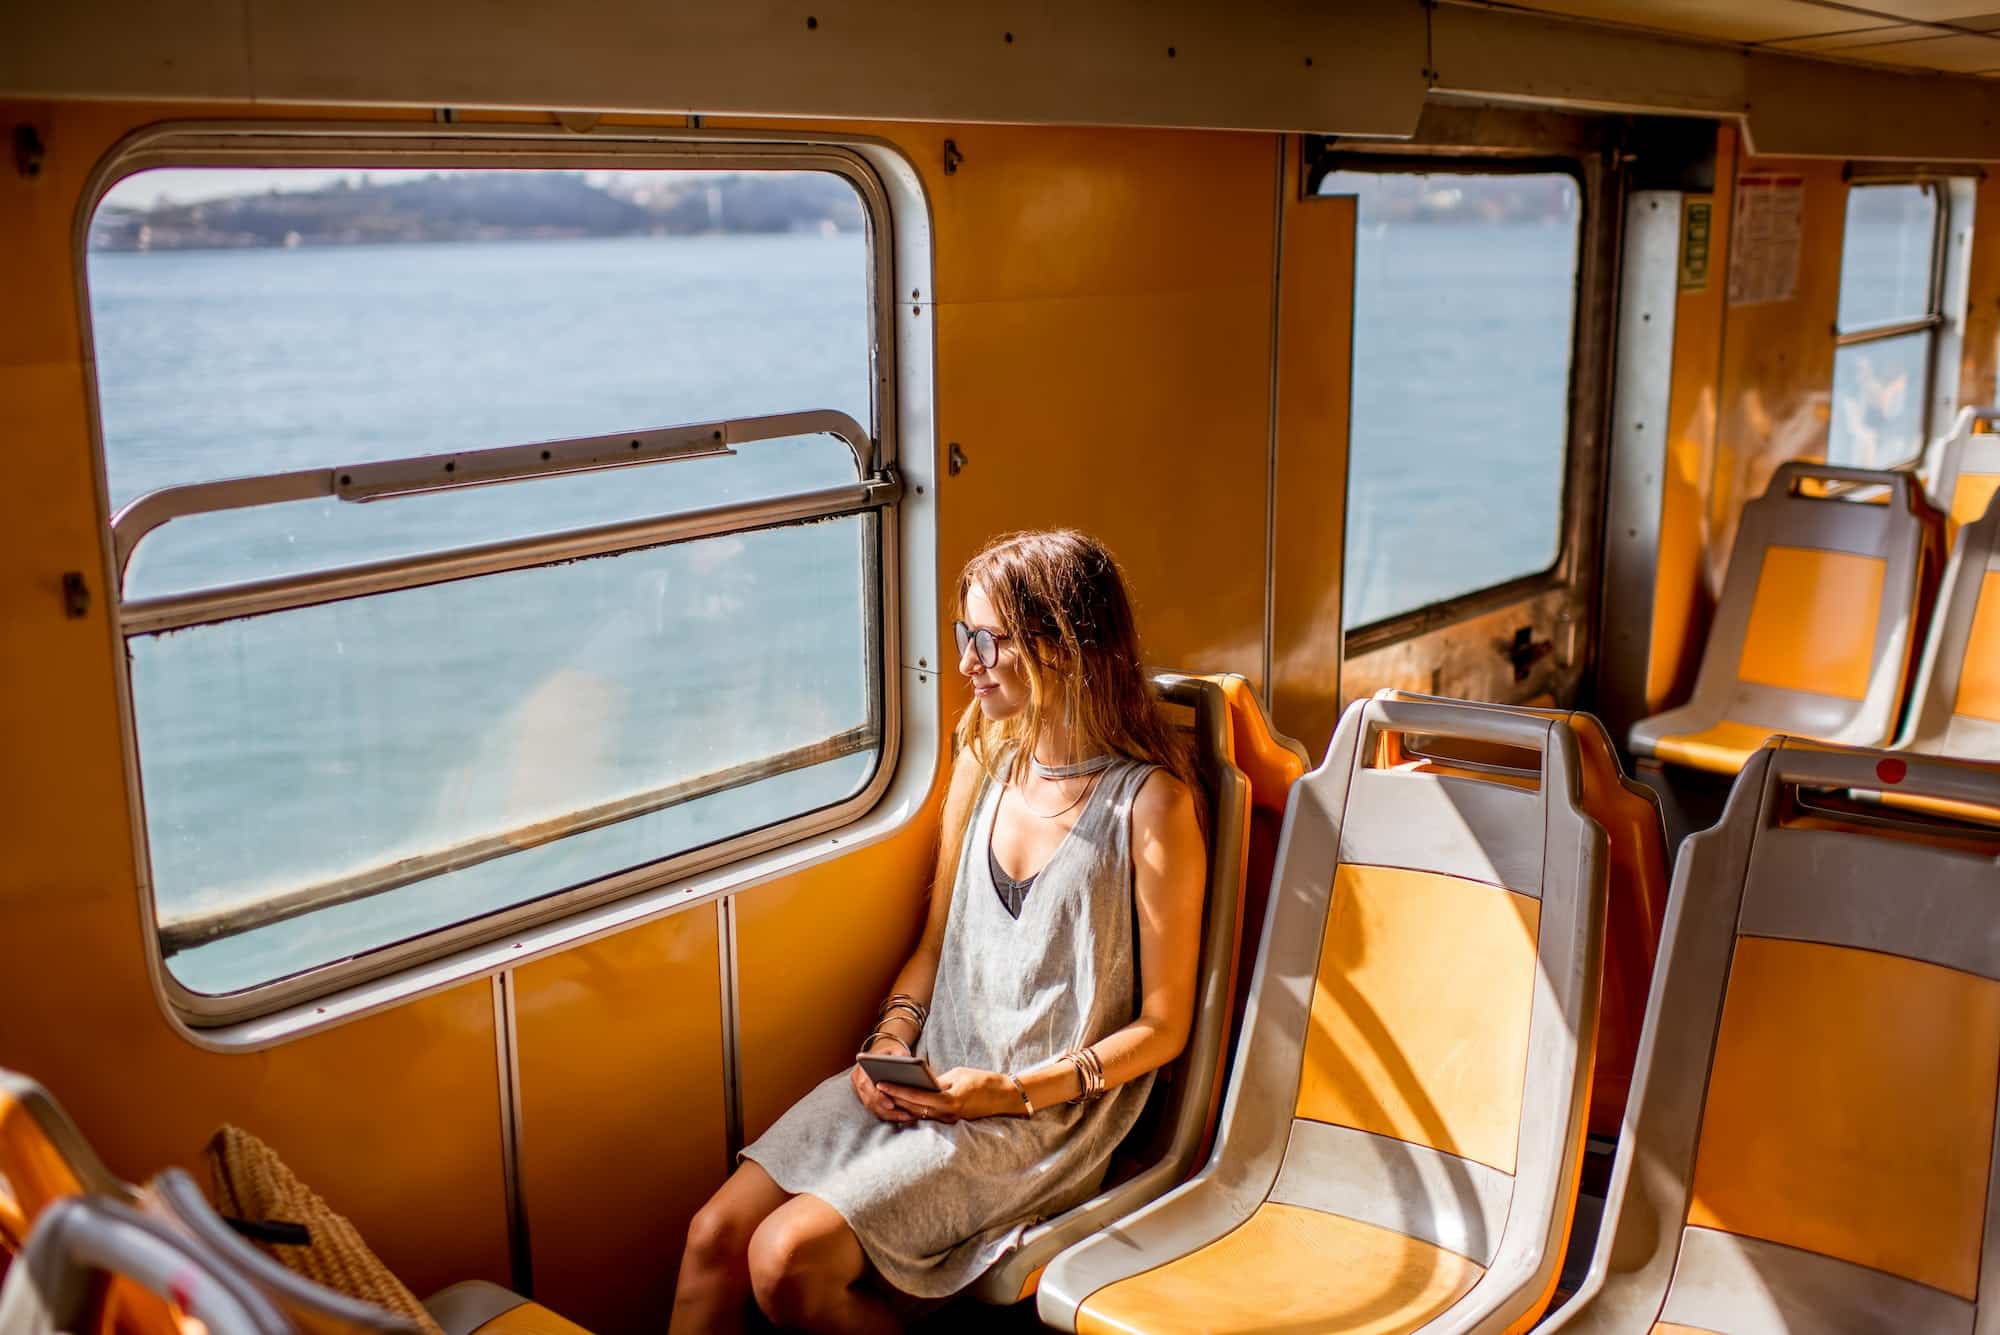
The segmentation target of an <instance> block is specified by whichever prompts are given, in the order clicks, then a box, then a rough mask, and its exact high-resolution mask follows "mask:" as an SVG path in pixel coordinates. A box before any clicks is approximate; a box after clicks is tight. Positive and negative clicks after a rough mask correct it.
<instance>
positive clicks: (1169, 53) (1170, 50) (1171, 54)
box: [1167, 46, 1180, 60]
mask: <svg viewBox="0 0 2000 1335" xmlns="http://www.w3.org/2000/svg"><path fill="white" fill-rule="evenodd" d="M1179 54H1180V52H1178V51H1176V50H1174V48H1172V47H1171V46H1170V47H1168V48H1167V59H1168V60H1172V59H1173V58H1174V57H1175V56H1177V55H1179Z"/></svg>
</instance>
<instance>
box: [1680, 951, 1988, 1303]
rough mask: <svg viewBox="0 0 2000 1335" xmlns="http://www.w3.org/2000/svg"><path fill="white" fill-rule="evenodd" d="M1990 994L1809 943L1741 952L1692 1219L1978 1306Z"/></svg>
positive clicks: (1867, 955)
mask: <svg viewBox="0 0 2000 1335" xmlns="http://www.w3.org/2000/svg"><path fill="white" fill-rule="evenodd" d="M1996 1052H2000V982H1994V981H1991V980H1989V979H1985V978H1979V977H1976V976H1974V975H1972V974H1966V973H1959V972H1957V971H1955V970H1952V969H1947V968H1944V967H1942V966H1939V965H1935V964H1925V963H1920V962H1918V961H1915V960H1909V959H1905V958H1902V957H1900V956H1895V955H1883V954H1877V953H1874V952H1872V951H1865V950H1853V949H1849V948H1846V947H1841V946H1829V945H1820V944H1815V943H1811V942H1798V941H1779V940H1770V939H1765V938H1760V937H1743V938H1740V939H1739V940H1738V941H1737V943H1736V955H1735V961H1734V964H1733V965H1732V967H1731V969H1730V974H1729V994H1728V997H1727V999H1726V1000H1725V1001H1724V1003H1723V1011H1722V1026H1721V1030H1720V1032H1719V1033H1718V1035H1717V1039H1716V1058H1715V1067H1714V1071H1713V1074H1712V1075H1711V1076H1710V1079H1709V1090H1708V1103H1707V1108H1706V1110H1705V1112H1704V1114H1703V1118H1702V1131H1701V1145H1700V1148H1699V1150H1698V1151H1697V1154H1696V1159H1695V1175H1694V1176H1695V1180H1694V1195H1693V1200H1692V1203H1691V1204H1690V1206H1689V1209H1688V1222H1689V1223H1691V1224H1698V1225H1701V1226H1703V1227H1706V1228H1716V1229H1722V1230H1725V1231H1727V1232H1731V1233H1742V1234H1748V1235H1750V1236H1753V1237H1759V1238H1766V1239H1769V1240H1770V1241H1772V1242H1781V1243H1785V1244H1787V1245H1788V1246H1792V1247H1799V1248H1803V1249H1804V1250H1806V1251H1813V1252H1821V1253H1823V1254H1825V1255H1828V1256H1835V1257H1839V1258H1840V1259H1842V1260H1845V1261H1852V1262H1854V1263H1855V1264H1856V1265H1865V1266H1870V1267H1872V1268H1874V1269H1877V1270H1886V1271H1888V1272H1889V1273H1890V1274H1892V1275H1901V1276H1903V1277H1905V1278H1907V1279H1913V1280H1916V1281H1917V1282H1919V1283H1922V1284H1929V1285H1931V1286H1932V1287H1934V1288H1939V1289H1943V1290H1945V1291H1946V1292H1949V1293H1955V1294H1957V1295H1959V1296H1960V1297H1962V1298H1965V1299H1968V1300H1970V1299H1972V1298H1973V1297H1974V1296H1975V1294H1976V1291H1977V1288H1978V1282H1979V1248H1980V1236H1981V1229H1982V1227H1983V1225H1984V1220H1985V1214H1986V1190H1987V1168H1988V1161H1989V1159H1990V1157H1991V1153H1992V1148H1993V1118H1994V1098H1995V1094H1996V1090H1995V1082H1996V1079H1997V1078H2000V1076H1997V1075H1996V1070H1995V1063H1994V1054H1995V1053H1996Z"/></svg>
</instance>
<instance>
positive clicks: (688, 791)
mask: <svg viewBox="0 0 2000 1335" xmlns="http://www.w3.org/2000/svg"><path fill="white" fill-rule="evenodd" d="M881 744H882V729H881V727H880V725H879V724H877V723H872V722H871V723H863V724H861V725H859V726H857V727H853V728H849V729H847V730H846V731H844V732H837V733H834V734H833V735H832V736H830V737H824V738H821V739H820V740H818V741H815V742H807V743H806V744H805V745H803V746H795V747H793V748H792V749H790V750H788V751H780V752H777V753H776V754H773V755H768V756H760V757H758V758H757V759H755V760H748V761H744V762H742V763H741V764H737V765H730V766H727V767H726V768H723V769H718V770H710V771H709V772H708V773H706V774H697V775H694V776H692V777H691V778H686V779H677V780H675V781H674V782H673V783H669V784H663V785H662V786H660V787H658V788H651V789H647V790H646V791H644V792H639V793H631V794H627V795H626V796H624V797H618V798H613V799H611V800H610V801H607V802H599V803H596V804H595V805H592V806H588V807H584V808H582V809H580V810H577V811H573V812H570V813H568V814H566V815H562V816H555V817H550V818H548V819H545V820H538V821H533V822H530V823H529V824H526V825H520V826H516V827H514V828H513V829H509V830H503V831H500V832H499V833H497V834H482V835H476V836H474V837H473V838H470V839H463V840H460V841H459V842H458V843H455V844H450V845H447V846H446V847H444V848H439V849H433V850H432V851H430V852H427V853H419V854H416V855H414V856H411V857H407V858H398V859H397V860H396V861H394V862H388V863H383V864H382V865H380V866H375V867H368V868H365V869H363V870H361V871H357V872H350V873H349V874H347V875H345V876H339V877H335V878H334V879H332V880H328V881H320V882H317V883H315V884H313V885H306V886H300V887H298V888H297V889H294V890H286V891H281V892H279V893H277V894H271V895H258V896H257V897H255V898H254V899H245V900H242V901H240V902H238V903H234V904H224V905H221V906H218V907H213V908H203V909H196V910H191V911H189V912H185V913H176V914H172V915H162V916H161V918H160V920H159V940H160V953H161V954H162V955H175V954H178V953H179V952H181V951H183V950H191V949H193V948H194V947H196V946H201V945H207V944H209V943H210V942H213V941H221V940H225V939H227V938H229V937H233V936H241V935H243V934H244V933H245V932H253V931H256V930H257V929H258V928H260V927H269V926H272V925H273V924H275V923H281V922H285V921H287V920H288V919H291V918H297V917H300V916H301V915H303V914H307V913H313V912H316V911H317V910H319V909H324V908H332V907H334V906H336V905H339V904H351V903H354V902H355V901H356V900H361V899H369V898H372V897H373V896H375V895H382V894H387V893H388V892H389V891H391V890H400V889H402V888H403V887H404V886H408V885H414V884H415V883H416V882H418V881H423V880H428V879H429V878H431V877H433V876H441V875H444V874H445V873H447V872H454V871H463V870H464V869H465V868H467V867H476V866H478V865H479V864H480V863H483V862H491V861H492V860H493V859H495V858H500V857H505V856H506V855H507V854H509V853H520V852H525V851H526V850H528V849H531V848H538V847H540V846H541V845H543V844H547V843H552V842H554V841H555V840H557V839H562V838H565V837H567V836H569V835H573V834H585V833H588V832H589V831H591V830H596V829H601V828H603V827H604V826H607V825H615V824H617V823H618V822H619V821H624V820H631V819H633V818H634V817H638V816H650V815H653V814H655V813H657V812H661V811H665V810H668V809H669V808H671V807H677V806H681V805H683V804H685V803H688V802H694V801H698V800H700V799H701V798H704V797H713V796H715V795H716V794H718V793H724V792H728V791H729V790H730V789H732V788H742V787H744V786H746V785H748V784H752V783H756V782H757V781H758V780H760V779H768V778H772V777H774V776H776V775H778V774H783V773H786V772H788V771H791V770H796V769H803V768H805V767H807V766H810V765H821V764H825V763H826V762H828V761H831V760H839V759H841V758H843V757H845V756H851V755H856V754H859V753H860V752H863V751H867V750H869V749H871V748H877V747H880V746H881Z"/></svg>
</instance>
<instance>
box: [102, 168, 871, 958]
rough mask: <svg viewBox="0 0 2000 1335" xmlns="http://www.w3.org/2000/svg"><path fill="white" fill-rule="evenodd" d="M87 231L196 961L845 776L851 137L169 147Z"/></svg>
mask: <svg viewBox="0 0 2000 1335" xmlns="http://www.w3.org/2000/svg"><path fill="white" fill-rule="evenodd" d="M89 235H90V242H89V249H88V254H87V264H88V282H89V297H90V315H91V322H92V339H93V343H94V347H95V352H96V362H97V383H98V393H99V409H100V419H101V423H102V435H103V445H104V459H105V469H106V476H107V478H108V481H109V488H110V501H111V507H112V512H113V516H115V517H116V518H115V522H114V524H113V534H114V547H115V548H116V549H117V552H118V554H119V556H120V558H121V560H122V559H123V558H125V557H126V556H127V554H128V553H129V556H130V560H129V564H128V565H126V567H125V569H124V583H123V587H122V589H121V598H120V608H119V613H120V619H121V624H122V626H123V628H124V632H125V638H126V650H127V659H128V664H129V674H130V675H129V682H130V691H131V700H132V707H133V718H134V729H135V734H136V743H137V753H138V760H139V777H140V786H141V792H142V798H143V805H144V816H145V835H146V845H147V855H148V858H149V861H150V877H149V879H150V883H151V887H152V895H153V901H154V905H155V910H156V914H157V928H158V932H159V940H160V948H161V951H162V954H163V956H164V958H165V962H166V967H167V969H168V971H169V973H170V974H171V975H172V977H173V979H174V980H175V982H176V983H177V984H178V985H179V987H180V988H182V989H184V990H185V991H186V992H188V993H192V994H197V995H198V996H208V997H214V996H217V995H220V994H239V993H243V992H245V991H246V990H251V989H259V988H263V987H266V986H267V985H270V984H272V983H274V982H276V981H278V980H285V979H295V978H297V977H298V976H300V975H306V974H310V973H312V972H313V971H316V970H323V969H327V968H328V967H329V966H333V965H339V964H342V963H343V962H346V961H357V960H358V961H362V962H363V964H362V967H364V968H366V967H373V966H382V967H387V966H388V965H390V964H393V962H394V961H395V960H400V959H405V958H413V957H414V956H415V955H417V954H421V953H423V952H424V951H425V950H432V951H434V950H436V949H442V948H445V944H446V943H456V942H459V941H469V940H471V939H473V937H472V936H469V935H467V934H466V933H465V932H459V933H455V934H453V933H449V932H447V929H452V928H455V927H459V926H461V925H464V924H473V923H477V922H478V921H479V920H482V919H490V918H492V917H493V915H497V914H509V915H511V916H509V917H508V918H507V919H506V921H507V922H509V923H511V922H516V921H519V920H520V915H521V913H523V912H525V913H529V914H532V913H535V912H537V911H544V912H556V911H560V909H561V908H565V907H567V906H569V905H572V904H575V903H578V902H587V901H588V900H589V899H590V898H591V897H592V896H593V895H594V894H599V893H616V892H618V891H620V890H623V889H627V888H636V887H637V886H638V884H639V883H640V882H641V881H643V880H644V878H645V876H646V875H647V874H648V870H649V869H651V870H653V871H657V870H658V869H659V868H660V867H661V865H662V864H663V863H665V862H666V861H667V860H669V859H673V858H676V857H678V856H680V855H683V854H689V853H692V852H695V851H697V850H714V849H715V848H716V847H717V846H718V845H722V844H724V843H725V842H726V841H730V840H734V839H739V838H747V837H752V836H756V835H758V834H760V833H761V835H762V836H763V837H766V838H768V837H777V836H778V835H780V834H782V832H783V831H785V830H788V829H794V828H797V829H801V830H803V829H805V828H807V827H809V826H810V827H812V828H819V827H820V826H819V825H814V824H813V822H814V820H816V819H817V820H818V821H819V822H820V823H821V825H823V824H824V823H825V822H826V821H827V820H830V819H838V818H839V815H838V813H839V812H840V811H841V810H851V809H852V808H853V804H854V803H855V802H856V801H857V800H858V798H859V796H860V795H861V794H862V793H863V791H864V789H866V788H867V786H868V784H869V782H870V780H871V778H872V777H873V776H874V775H875V773H876V770H877V767H878V764H879V763H880V761H881V760H882V758H883V757H882V748H883V736H884V731H883V718H884V713H885V709H886V704H885V699H884V692H885V690H886V689H887V686H886V685H885V678H884V675H883V672H882V667H881V665H882V662H883V661H884V653H883V647H882V645H881V643H880V639H879V637H880V635H881V633H882V626H883V625H884V624H885V614H884V608H883V599H884V598H885V596H886V594H885V590H884V587H883V583H882V577H881V572H882V570H883V569H884V564H885V563H884V553H883V544H884V543H885V542H888V541H891V540H892V538H893V529H894V525H893V522H888V521H889V520H890V519H892V515H890V514H889V513H888V512H887V511H886V510H885V508H884V507H885V506H886V505H888V504H889V503H890V502H891V501H892V500H893V489H892V488H890V487H889V486H887V484H886V483H885V482H884V480H883V479H881V478H878V477H876V476H874V475H873V474H872V473H871V467H870V461H871V457H872V456H871V455H870V450H871V440H870V427H869V425H868V424H869V423H871V422H872V420H873V407H874V393H873V384H874V375H875V367H876V365H877V362H878V360H879V357H878V350H877V349H876V348H875V346H874V345H873V342H872V335H871V329H872V318H871V311H872V305H873V299H872V297H871V293H872V292H873V291H874V290H875V286H876V281H877V280H876V274H875V271H874V267H873V265H874V258H873V254H872V252H871V248H870V243H869V224H868V219H867V217H866V216H865V212H864V208H863V205H862V202H861V196H860V195H859V194H858V193H857V191H856V190H855V188H854V187H853V186H852V185H851V184H850V183H849V182H848V181H847V180H846V179H844V178H843V177H841V176H840V175H837V174H834V173H832V172H810V171H783V172H778V171H755V170H749V169H746V170H742V171H734V172H714V171H708V172H691V171H676V170H664V169H661V170H651V171H618V172H597V173H583V172H562V171H543V170H490V171H431V170H411V171H380V170H376V171H361V170H352V171H349V170H334V169H326V168H314V169H303V168H300V169H290V168H285V169H257V168H232V169H228V170H223V169H200V170H195V169H163V170H155V171H148V172H143V173H140V174H138V175H136V176H133V177H129V178H127V179H125V180H124V181H122V182H120V183H119V184H118V185H117V186H115V187H114V188H113V189H112V190H111V191H110V192H109V193H108V194H107V196H106V197H105V199H104V201H103V203H102V204H101V205H100V207H99V209H98V211H97V213H96V214H95V216H94V217H93V219H92V223H91V228H90V234H89ZM635 461H636V462H635ZM459 468H463V470H464V471H463V473H462V474H455V473H454V472H453V470H456V469H459ZM244 477H248V478H252V479H255V480H254V481H251V482H247V483H240V484H239V483H227V484H223V483H220V482H219V480H221V479H230V478H244ZM474 482H483V483H489V484H490V485H476V486H475V485H467V484H469V483H474ZM201 484H207V485H201ZM163 489H179V490H166V491H163ZM149 495H150V496H151V499H144V500H142V499H141V498H145V497H148V496H149ZM885 498H886V499H885ZM135 502H137V503H136V504H135ZM165 519H171V520H172V522H162V521H163V520H165ZM774 832H775V833H774ZM503 928H504V924H503ZM468 930H469V931H470V932H471V933H473V934H474V935H476V934H477V933H478V932H479V931H480V930H482V929H481V928H479V927H472V928H470V929H468ZM495 930H498V929H495ZM440 933H444V934H445V935H444V936H440V935H439V934H440ZM342 976H346V975H342Z"/></svg>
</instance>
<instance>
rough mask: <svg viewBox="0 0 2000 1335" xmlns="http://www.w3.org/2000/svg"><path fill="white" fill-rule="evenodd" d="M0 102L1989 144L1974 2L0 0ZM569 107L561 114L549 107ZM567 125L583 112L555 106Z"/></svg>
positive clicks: (1847, 154)
mask: <svg viewBox="0 0 2000 1335" xmlns="http://www.w3.org/2000/svg"><path fill="white" fill-rule="evenodd" d="M9 8H10V10H11V11H12V12H11V14H10V15H9V21H8V23H7V29H6V30H7V39H6V40H5V41H4V42H0V97H8V98H18V99H25V100H35V99H65V100H67V99H90V100H101V101H144V102H224V103H230V104H235V105H239V106H240V105H242V104H244V103H250V104H257V103H263V104H270V105H278V104H311V105H316V106H340V105H346V106H398V107H413V106H417V107H439V108H444V107H450V108H465V109H477V108H509V109H520V108H530V109H538V110H554V111H578V112H584V113H589V112H640V111H644V112H689V113H705V114H718V115H756V116H813V117H829V116H832V117H842V118H854V119H860V120H929V121H954V122H967V121H972V122H994V123H1013V124H1065V125H1106V126H1110V125H1119V126H1159V127H1178V128H1207V129H1236V130H1260V131H1301V132H1311V133H1323V134H1339V135H1354V136H1366V137H1373V138H1386V139H1395V138H1399V137H1407V136H1409V135H1411V134H1412V133H1414V132H1415V130H1416V127H1417V120H1418V117H1419V115H1420V113H1421V111H1422V108H1423V106H1424V103H1425V101H1426V98H1427V97H1429V96H1431V95H1433V94H1436V95H1443V96H1452V97H1463V98H1471V99H1478V100H1485V101H1493V100H1498V101H1514V102H1527V103H1535V104H1541V105H1546V106H1558V107H1564V108H1570V109H1583V110H1597V111H1609V112H1630V113H1637V114H1655V115H1659V114H1664V115H1688V116H1698V117H1710V118H1718V119H1732V120H1737V121H1739V122H1740V123H1741V124H1742V126H1743V130H1744V133H1745V135H1746V137H1747V147H1748V148H1749V149H1750V150H1751V151H1752V152H1754V153H1757V154H1762V155H1784V156H1825V157H1844V158H1866V159H1882V160H1903V161H1932V162H1950V161H1982V160H1983V161H1991V160H1993V159H1995V158H2000V128H1996V123H2000V81H1996V79H1995V78H1994V77H1993V76H1994V75H2000V32H1989V31H1984V30H1983V29H1984V28H1985V27H1987V26H1990V25H1991V24H1992V18H1991V15H1990V14H1984V13H1982V11H1985V10H1990V9H1991V8H1992V0H1867V3H1865V4H1848V3H1837V2H1836V0H1524V3H1521V4H1516V5H1504V6H1503V5H1491V4H1476V3H1464V2H1461V0H1438V2H1437V3H1426V2H1425V0H1346V2H1345V3H1341V2H1339V0H1327V2H1325V3H1318V4H1314V3H1306V2H1304V0H1290V2H1289V3H1288V2H1287V0H1232V2H1231V3H1228V4H1217V3H1212V2H1211V3H1204V2H1202V0H1096V2H1095V3H1091V2H1089V0H1068V2H1065V3H1058V2H1057V0H1039V2H1038V3H1020V0H1011V2H1010V0H953V2H952V3H947V4H940V3H937V2H936V0H795V2H794V3H788V4H773V3H739V2H738V0H720V2H718V0H705V2H701V3H694V2H688V0H684V2H682V3H672V2H671V0H669V2H666V3H663V2H662V0H596V2H595V3H584V4H571V5H556V4H550V3H547V0H414V2H413V0H346V3H342V4H337V5H314V4H301V3H298V0H72V2H71V3H67V4H61V5H28V4H26V3H22V2H20V0H16V3H13V4H11V5H10V6H9ZM566 120H569V118H566ZM569 123H571V124H572V125H573V127H576V128H583V127H586V126H587V125H588V123H589V122H588V116H587V115H586V116H585V117H583V118H582V119H575V120H569Z"/></svg>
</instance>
